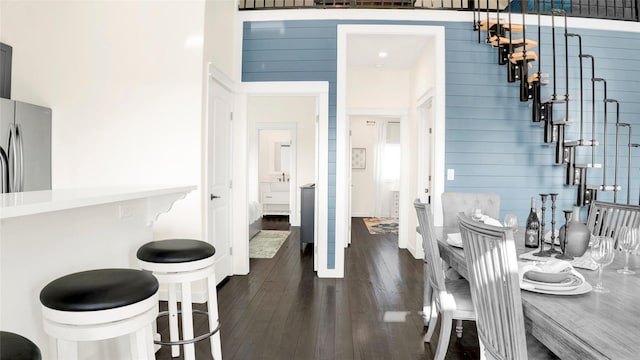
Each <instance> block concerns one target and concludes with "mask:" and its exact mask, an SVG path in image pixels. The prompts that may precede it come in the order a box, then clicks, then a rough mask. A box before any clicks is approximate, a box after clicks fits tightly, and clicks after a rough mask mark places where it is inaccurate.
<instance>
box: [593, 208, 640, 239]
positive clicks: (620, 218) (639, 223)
mask: <svg viewBox="0 0 640 360" xmlns="http://www.w3.org/2000/svg"><path fill="white" fill-rule="evenodd" d="M624 226H626V227H632V228H638V227H640V206H638V205H627V204H616V203H610V202H605V201H598V200H594V201H592V202H591V205H589V216H588V217H587V228H589V231H591V234H592V235H596V236H611V237H612V238H613V241H614V242H615V244H616V247H617V244H618V235H619V231H618V230H620V229H621V228H622V227H624Z"/></svg>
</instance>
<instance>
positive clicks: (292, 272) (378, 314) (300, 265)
mask: <svg viewBox="0 0 640 360" xmlns="http://www.w3.org/2000/svg"><path fill="white" fill-rule="evenodd" d="M272 226H275V225H274V224H272ZM352 226H353V229H352V232H353V240H352V244H351V246H350V247H349V248H348V249H347V251H346V264H347V267H346V269H345V278H344V279H318V278H317V277H316V276H315V274H314V272H313V257H312V248H311V247H310V246H307V248H306V249H305V251H304V253H300V246H299V242H298V239H299V232H298V229H297V228H292V229H291V230H292V234H291V236H290V237H289V239H288V240H287V241H286V242H285V243H284V244H283V246H282V247H281V248H280V251H279V252H278V253H277V254H276V256H275V257H274V258H273V259H251V273H250V274H249V275H247V276H233V277H231V278H230V279H229V280H228V281H226V282H225V283H224V284H223V285H222V286H220V288H219V290H218V296H219V309H220V319H221V322H222V329H221V331H222V352H223V357H224V360H231V359H238V360H240V359H242V360H246V359H299V360H312V359H332V360H333V359H338V360H348V359H380V360H388V359H398V360H404V359H432V358H433V353H434V352H435V341H437V334H438V330H437V329H436V334H435V335H434V343H433V345H429V344H424V343H423V342H422V336H423V335H424V330H423V326H422V316H421V313H420V311H421V308H422V300H421V299H422V288H423V287H422V260H416V259H413V258H412V256H411V255H410V254H409V252H408V251H406V250H399V249H398V248H397V237H396V235H370V234H369V233H368V231H367V229H366V226H365V225H364V222H363V221H362V218H353V219H352ZM198 321H199V319H196V326H197V327H206V324H205V322H204V321H202V320H200V321H199V322H198ZM198 325H199V326H198ZM201 330H204V329H201ZM196 331H199V330H196ZM198 345H199V346H198V348H199V350H197V352H198V353H199V356H198V359H207V357H203V356H202V354H203V353H204V352H205V351H206V350H208V345H209V344H208V342H207V341H203V342H201V343H200V344H198ZM425 345H426V346H425ZM167 350H168V349H166V350H165V349H163V350H162V354H166V355H163V356H160V353H159V356H158V359H170V358H169V357H168V356H167V355H168V351H167ZM478 357H479V355H478V342H477V340H476V333H475V326H474V325H473V323H465V324H464V336H463V339H462V340H460V341H456V340H455V339H452V340H451V342H450V344H449V351H448V354H447V359H477V358H478Z"/></svg>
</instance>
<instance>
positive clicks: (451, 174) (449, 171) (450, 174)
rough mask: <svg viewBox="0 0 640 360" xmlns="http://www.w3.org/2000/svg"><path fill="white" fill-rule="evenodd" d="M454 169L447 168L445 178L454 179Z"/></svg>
mask: <svg viewBox="0 0 640 360" xmlns="http://www.w3.org/2000/svg"><path fill="white" fill-rule="evenodd" d="M455 178H456V171H455V169H447V180H455Z"/></svg>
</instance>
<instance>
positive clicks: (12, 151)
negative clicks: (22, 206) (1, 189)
mask: <svg viewBox="0 0 640 360" xmlns="http://www.w3.org/2000/svg"><path fill="white" fill-rule="evenodd" d="M16 137H17V136H16V126H15V125H14V124H11V126H10V127H9V141H8V143H7V150H8V151H9V154H7V157H8V159H9V160H11V158H12V157H11V156H13V161H9V163H12V164H13V176H12V178H11V179H9V192H16V191H20V187H19V182H18V181H19V179H20V178H19V176H20V174H18V141H17V139H16Z"/></svg>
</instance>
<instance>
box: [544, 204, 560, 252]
mask: <svg viewBox="0 0 640 360" xmlns="http://www.w3.org/2000/svg"><path fill="white" fill-rule="evenodd" d="M549 196H550V197H551V236H550V240H551V247H550V248H549V249H548V250H546V251H545V252H546V253H547V256H551V255H555V254H560V251H558V250H556V199H557V197H558V194H549Z"/></svg>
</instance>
